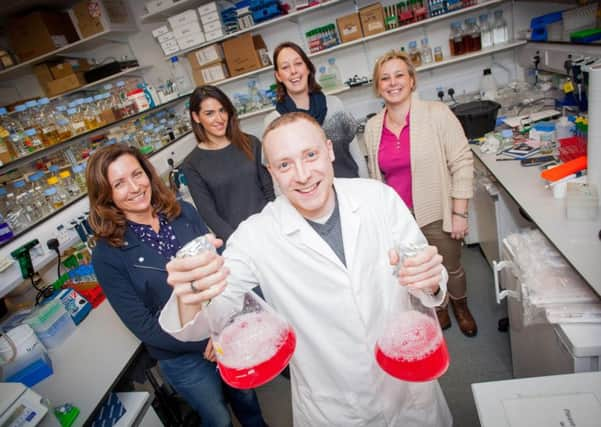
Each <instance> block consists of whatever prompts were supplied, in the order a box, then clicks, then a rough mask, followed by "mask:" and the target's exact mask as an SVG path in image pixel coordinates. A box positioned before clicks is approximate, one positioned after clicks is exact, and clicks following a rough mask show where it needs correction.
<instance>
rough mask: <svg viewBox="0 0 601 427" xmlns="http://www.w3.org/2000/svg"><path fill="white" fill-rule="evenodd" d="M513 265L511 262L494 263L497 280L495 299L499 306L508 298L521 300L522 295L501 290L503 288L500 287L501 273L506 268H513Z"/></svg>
mask: <svg viewBox="0 0 601 427" xmlns="http://www.w3.org/2000/svg"><path fill="white" fill-rule="evenodd" d="M511 266H513V263H512V262H511V261H495V260H493V262H492V269H493V276H494V279H495V299H496V300H497V304H501V301H503V300H504V299H505V298H507V297H512V298H515V299H517V300H519V299H520V294H519V293H518V292H516V291H512V290H509V289H503V290H501V286H500V285H499V272H500V271H501V270H503V269H504V268H505V267H511Z"/></svg>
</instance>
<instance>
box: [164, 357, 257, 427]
mask: <svg viewBox="0 0 601 427" xmlns="http://www.w3.org/2000/svg"><path fill="white" fill-rule="evenodd" d="M159 365H160V367H161V371H162V373H163V375H164V376H165V379H166V380H167V382H168V383H169V384H170V385H171V386H172V387H173V388H174V389H175V391H177V392H178V393H179V394H180V395H181V396H182V397H183V398H184V399H185V400H186V402H187V403H188V404H189V405H190V406H191V407H193V408H194V409H195V410H196V412H198V414H199V415H200V417H201V420H202V425H203V427H231V426H232V420H231V417H230V413H229V411H228V408H227V403H228V402H229V403H230V405H231V406H232V410H233V412H234V414H235V415H236V418H238V421H240V424H242V426H243V427H263V426H264V425H266V424H265V422H264V421H263V416H262V415H261V408H260V407H259V401H258V400H257V395H256V394H255V391H254V390H238V389H234V388H231V387H230V386H228V385H227V384H225V383H224V382H223V381H222V380H221V377H220V376H219V372H217V365H216V364H215V363H213V362H209V361H208V360H206V359H205V358H204V357H203V356H202V354H201V353H187V354H184V355H182V356H178V357H175V358H173V359H167V360H159Z"/></svg>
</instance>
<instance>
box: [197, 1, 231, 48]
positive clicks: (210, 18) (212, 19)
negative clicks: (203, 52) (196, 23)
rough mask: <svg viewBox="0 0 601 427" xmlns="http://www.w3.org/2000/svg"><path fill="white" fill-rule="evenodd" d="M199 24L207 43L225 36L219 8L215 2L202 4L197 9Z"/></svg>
mask: <svg viewBox="0 0 601 427" xmlns="http://www.w3.org/2000/svg"><path fill="white" fill-rule="evenodd" d="M198 15H199V16H200V22H201V23H202V28H203V29H204V33H205V38H206V39H207V41H211V40H215V39H218V38H220V37H223V36H224V35H225V31H224V28H223V23H222V22H221V13H220V8H219V7H218V5H217V3H216V2H214V1H213V2H211V3H207V4H203V5H202V6H200V7H199V8H198Z"/></svg>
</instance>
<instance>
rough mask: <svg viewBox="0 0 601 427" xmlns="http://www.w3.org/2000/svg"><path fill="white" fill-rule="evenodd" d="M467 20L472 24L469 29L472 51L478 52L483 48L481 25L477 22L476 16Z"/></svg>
mask: <svg viewBox="0 0 601 427" xmlns="http://www.w3.org/2000/svg"><path fill="white" fill-rule="evenodd" d="M467 21H468V22H469V25H470V30H469V39H470V41H469V48H470V52H478V51H479V50H482V40H481V34H480V27H479V26H478V23H477V22H476V18H468V19H467Z"/></svg>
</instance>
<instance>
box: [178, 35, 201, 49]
mask: <svg viewBox="0 0 601 427" xmlns="http://www.w3.org/2000/svg"><path fill="white" fill-rule="evenodd" d="M204 41H205V37H204V34H202V33H193V34H190V35H189V36H186V37H184V38H181V39H177V45H178V46H179V48H180V49H182V50H183V49H189V48H191V47H193V46H197V45H199V44H201V43H204Z"/></svg>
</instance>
